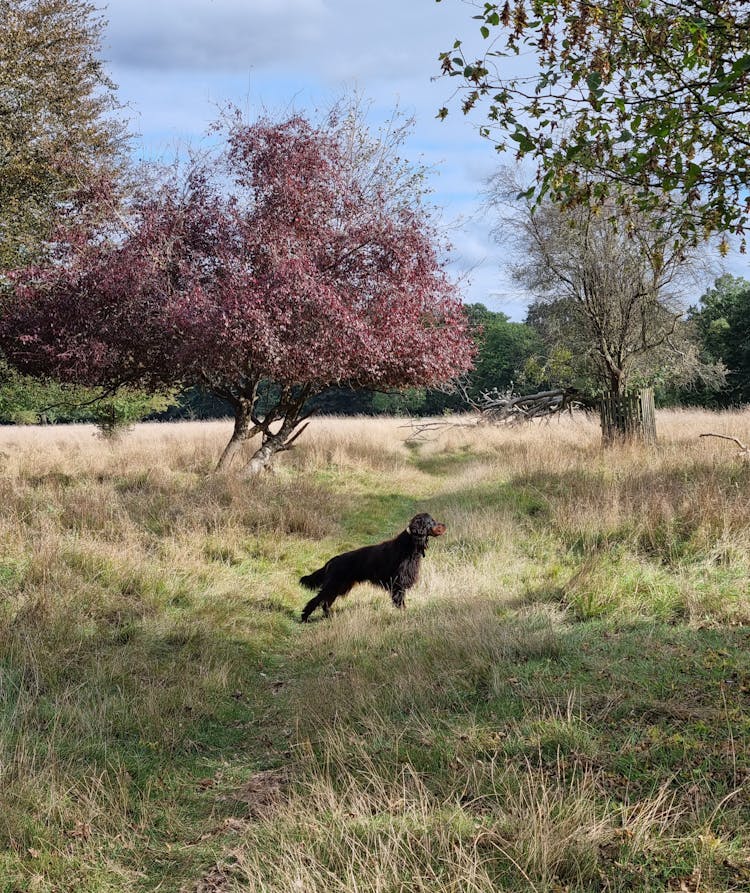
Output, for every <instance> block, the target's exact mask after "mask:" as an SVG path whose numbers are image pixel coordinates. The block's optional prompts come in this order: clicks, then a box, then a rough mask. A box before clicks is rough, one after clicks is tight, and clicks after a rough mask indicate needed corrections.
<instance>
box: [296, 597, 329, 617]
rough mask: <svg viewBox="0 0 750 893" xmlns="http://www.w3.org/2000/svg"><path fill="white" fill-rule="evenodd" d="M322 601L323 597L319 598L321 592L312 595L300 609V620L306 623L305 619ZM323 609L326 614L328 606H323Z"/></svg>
mask: <svg viewBox="0 0 750 893" xmlns="http://www.w3.org/2000/svg"><path fill="white" fill-rule="evenodd" d="M322 603H323V599H322V598H321V593H320V592H319V593H318V594H317V595H314V596H313V597H312V598H311V599H310V601H309V602H308V603H307V604H306V605H305V607H304V608H303V609H302V622H303V623H307V621H308V620H309V619H310V615H311V614H312V612H313V611H314V610H315V609H316V608H317V607H318V606H319V605H321V604H322ZM323 611H324V612H325V613H326V614H327V613H328V608H327V607H324V608H323Z"/></svg>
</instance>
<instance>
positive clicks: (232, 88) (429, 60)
mask: <svg viewBox="0 0 750 893" xmlns="http://www.w3.org/2000/svg"><path fill="white" fill-rule="evenodd" d="M479 5H480V6H482V5H483V4H481V3H480V4H479ZM102 12H103V15H104V17H105V19H106V20H108V25H107V29H106V31H105V34H104V37H103V55H104V58H105V59H106V60H107V64H108V70H109V72H110V74H111V76H112V78H113V80H114V81H115V83H117V84H118V87H119V91H118V94H119V98H120V100H121V102H123V103H124V104H125V106H126V110H127V113H128V115H129V118H130V129H131V131H132V132H134V133H135V134H136V139H135V142H134V150H135V152H136V153H137V154H138V156H140V157H143V158H148V159H153V158H158V159H163V160H165V161H169V160H172V159H173V158H174V156H175V153H176V152H179V151H182V150H184V149H185V148H186V147H187V146H188V145H195V144H198V143H199V142H200V140H201V139H204V138H205V134H206V131H207V129H208V127H209V125H210V124H211V122H213V121H214V120H216V118H217V117H218V115H219V112H220V109H221V107H222V106H224V105H226V104H227V103H233V104H234V105H236V106H238V107H239V108H241V109H242V110H243V112H244V113H245V114H246V116H247V117H248V118H249V119H252V118H253V117H254V116H255V115H257V114H259V113H262V112H263V111H268V112H270V113H272V114H280V115H281V114H285V113H288V112H290V111H292V110H294V111H295V112H305V111H309V112H311V113H314V112H315V110H317V109H325V108H327V107H329V106H330V105H331V104H333V103H334V102H335V101H336V100H337V99H340V98H341V97H342V96H344V95H345V94H347V93H351V92H352V91H357V92H358V93H359V94H360V95H361V96H362V97H363V99H364V100H365V101H369V102H370V103H371V107H370V113H369V120H370V121H371V123H372V126H373V127H377V125H378V124H379V123H382V122H383V121H385V120H387V119H388V118H389V117H390V116H391V114H392V112H393V109H394V107H396V106H398V107H399V108H400V109H401V111H402V112H403V113H404V114H406V115H409V116H414V118H415V127H414V129H413V131H412V135H411V136H410V138H409V140H408V142H407V145H406V152H405V154H406V156H407V157H408V158H409V160H411V161H414V162H421V163H424V164H425V165H427V166H428V168H429V170H430V185H431V188H432V200H433V202H434V203H435V204H436V205H437V206H438V207H439V208H441V209H442V211H441V217H442V220H443V221H444V224H445V227H446V230H447V235H448V238H449V241H450V242H451V243H452V245H453V253H452V260H451V269H452V272H453V274H454V275H455V276H456V277H457V278H459V280H460V282H461V289H462V294H463V299H464V301H466V302H481V303H483V304H485V305H486V306H488V307H489V308H491V309H492V310H496V311H502V312H504V313H506V314H507V315H508V316H509V317H510V318H511V319H513V320H517V321H521V320H523V318H524V316H525V312H526V307H527V305H528V303H529V301H530V297H529V295H527V294H525V293H524V292H523V291H522V290H521V289H519V288H518V287H517V286H516V285H514V283H513V282H512V281H511V279H510V277H509V275H508V272H507V267H506V264H507V262H508V260H509V249H508V246H507V245H503V244H499V243H498V241H497V240H496V239H495V238H493V236H492V230H493V228H494V226H495V225H496V223H497V221H496V220H495V219H494V218H493V217H492V215H491V213H490V212H489V211H488V210H487V208H486V207H485V202H484V199H483V197H482V195H483V192H484V191H485V189H486V183H487V179H488V177H490V176H491V175H492V174H493V173H494V172H495V171H497V169H498V168H499V167H500V166H501V165H503V164H506V165H507V164H511V163H512V158H510V157H509V156H507V155H505V154H503V155H498V154H497V153H496V152H495V150H494V147H493V145H492V143H491V142H489V141H488V140H485V139H483V138H481V137H480V136H479V134H478V132H477V128H478V126H479V124H480V123H481V122H482V118H481V112H477V113H475V116H474V117H471V116H470V117H468V118H467V117H465V116H463V115H462V114H461V112H460V109H459V108H458V107H457V105H456V104H454V105H453V106H451V114H449V116H448V118H447V119H445V120H444V121H439V120H437V118H436V114H437V110H438V109H439V108H440V107H441V106H443V105H446V104H449V99H450V97H451V94H452V92H453V86H454V82H453V81H450V80H447V79H445V78H439V77H438V75H439V68H440V65H439V61H438V55H439V53H440V52H441V51H443V50H447V49H450V48H451V47H452V45H453V41H454V40H455V39H456V38H457V37H460V38H462V39H463V40H464V44H465V46H466V47H468V52H467V55H469V56H471V55H472V52H471V49H472V47H473V46H474V45H476V47H477V49H478V48H479V47H480V46H481V38H480V37H479V34H478V23H477V22H475V21H473V20H472V15H473V13H474V12H475V10H473V9H472V4H471V2H470V0H469V2H466V0H442V2H440V3H437V2H435V0H377V2H373V0H109V2H108V3H107V5H106V6H103V7H102ZM449 105H450V104H449ZM716 267H717V269H716V272H717V274H718V272H720V271H719V270H718V258H717V263H716ZM725 267H726V269H727V270H728V271H729V272H732V273H735V274H736V275H744V276H746V277H748V278H750V271H749V270H748V263H747V259H746V258H745V257H740V256H739V255H735V256H732V257H730V258H729V259H728V262H727V263H726V264H725ZM701 291H702V288H700V289H696V293H695V294H694V295H691V296H689V301H690V302H693V303H695V302H697V298H698V297H699V295H700V293H701Z"/></svg>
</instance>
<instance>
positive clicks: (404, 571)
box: [300, 512, 446, 623]
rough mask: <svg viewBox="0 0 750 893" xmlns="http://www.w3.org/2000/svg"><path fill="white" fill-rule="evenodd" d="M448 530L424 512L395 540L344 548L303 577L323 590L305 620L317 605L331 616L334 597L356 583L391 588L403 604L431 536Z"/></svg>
mask: <svg viewBox="0 0 750 893" xmlns="http://www.w3.org/2000/svg"><path fill="white" fill-rule="evenodd" d="M445 531H446V527H445V524H440V523H438V522H437V521H435V520H434V519H433V518H432V517H431V516H430V515H428V514H426V513H424V512H423V513H422V514H419V515H415V516H414V517H413V518H412V519H411V521H409V523H408V525H407V527H406V530H404V531H403V532H402V533H399V535H398V536H397V537H394V538H393V539H392V540H386V541H385V542H384V543H378V544H377V545H376V546H363V547H362V548H361V549H353V550H352V551H351V552H343V553H342V554H341V555H336V557H335V558H331V560H330V561H328V562H327V563H326V564H324V565H323V567H321V568H320V569H319V570H317V571H315V572H314V573H312V574H308V575H307V576H306V577H300V583H301V584H302V585H303V586H306V587H307V588H308V589H318V590H320V591H319V592H318V594H317V595H316V596H314V597H313V598H311V599H310V601H309V602H308V603H307V604H306V605H305V607H304V610H303V611H302V622H303V623H304V622H306V621H307V619H308V618H309V617H310V614H312V612H313V611H314V610H315V609H316V608H317V607H321V608H322V609H323V613H324V614H325V615H326V617H327V616H328V613H329V611H330V608H331V605H332V604H333V603H334V601H335V600H336V599H337V598H338V597H339V596H340V595H346V593H347V592H349V590H350V589H351V588H352V586H354V585H355V584H356V583H374V584H375V585H376V586H382V587H383V588H384V589H387V590H388V592H390V594H391V598H392V599H393V604H394V605H396V607H397V608H403V606H404V597H405V594H406V590H407V589H409V588H410V587H412V586H413V585H414V584H415V583H416V582H417V578H418V577H419V563H420V561H421V560H422V558H423V557H424V554H425V550H426V549H427V540H428V539H429V537H431V536H442V535H443V534H444V533H445Z"/></svg>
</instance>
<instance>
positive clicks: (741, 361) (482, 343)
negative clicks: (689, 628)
mask: <svg viewBox="0 0 750 893" xmlns="http://www.w3.org/2000/svg"><path fill="white" fill-rule="evenodd" d="M562 304H563V306H555V305H554V304H552V305H551V304H548V303H544V302H539V301H535V302H533V303H532V304H531V305H530V306H529V310H528V312H527V316H526V319H525V321H524V322H512V321H511V320H510V319H509V318H508V316H507V315H506V314H505V313H501V312H496V311H492V310H489V309H488V308H487V307H485V306H484V305H483V304H479V303H475V304H467V305H465V310H466V313H467V315H468V318H469V321H470V325H471V327H472V331H473V337H474V340H475V344H476V348H477V354H476V357H475V361H474V369H473V370H472V371H471V372H470V373H469V374H468V375H467V376H466V378H465V381H464V385H465V387H464V389H463V390H460V389H445V388H443V389H430V388H410V389H405V390H393V391H373V390H367V389H364V390H361V389H358V390H355V389H352V388H335V387H334V388H329V389H328V390H326V391H324V392H323V393H322V394H320V395H318V396H317V397H316V398H315V399H314V400H313V401H312V406H314V407H315V410H316V412H318V413H320V414H324V415H442V414H445V413H450V412H462V411H465V410H466V409H467V401H466V397H467V396H468V397H469V398H471V399H477V398H479V397H480V396H481V394H482V393H483V392H486V391H490V390H492V389H495V388H497V389H498V390H500V391H505V390H508V389H513V390H515V391H517V392H519V393H528V392H531V391H534V390H538V389H540V388H544V387H558V386H575V387H579V388H581V389H583V390H588V391H591V390H595V389H596V384H595V380H594V379H593V377H592V376H591V374H590V373H587V371H586V369H585V367H584V366H582V364H581V354H580V353H576V346H575V344H574V343H573V342H572V341H571V340H566V339H565V338H564V337H562V333H561V323H560V316H561V315H562V316H563V317H564V315H565V306H564V302H562ZM684 323H685V325H686V326H688V327H689V328H690V329H691V331H692V332H693V333H694V336H695V337H696V339H697V345H698V347H699V350H700V354H701V357H702V358H703V360H704V361H705V363H706V364H715V363H722V364H723V365H724V366H725V367H726V370H727V375H726V382H725V384H724V385H723V386H721V387H716V386H711V387H709V386H707V385H706V384H705V383H704V382H701V381H698V382H694V383H692V384H690V385H683V386H675V385H670V384H669V383H667V382H664V381H662V382H658V381H657V383H656V391H657V399H658V401H659V403H660V404H661V405H662V406H670V405H671V406H691V405H692V406H707V407H714V408H726V407H731V406H737V405H741V404H744V403H750V282H748V281H747V280H745V279H743V278H741V277H736V276H731V275H723V276H721V277H720V278H718V279H717V280H716V282H715V284H714V286H713V287H712V288H710V289H708V290H707V291H706V292H705V294H704V295H703V296H702V297H701V298H700V300H699V302H698V304H697V305H695V306H693V307H691V308H690V310H689V312H688V314H687V315H686V317H685V319H684ZM92 394H93V392H85V391H83V392H82V391H81V389H74V390H71V389H69V388H66V387H65V386H63V385H60V384H59V383H56V382H50V381H44V380H40V379H33V378H23V377H19V376H13V377H11V378H6V380H5V382H4V383H2V384H0V423H3V424H10V423H16V424H17V423H22V424H24V423H25V424H34V423H38V422H44V423H61V422H82V421H84V422H93V423H95V424H99V425H102V426H106V424H107V423H108V420H111V419H112V418H116V419H118V420H119V421H120V423H121V424H123V425H127V424H130V423H131V422H133V421H136V420H138V419H139V418H144V417H145V418H149V419H155V420H161V421H174V420H178V419H212V418H221V417H226V416H231V415H232V414H233V413H232V407H231V405H230V404H229V403H226V402H225V401H222V400H221V399H219V398H217V397H216V396H214V395H211V394H209V393H207V392H206V391H202V390H200V389H199V388H189V389H187V390H184V391H182V392H181V393H179V394H172V395H157V396H156V397H151V398H146V397H144V396H142V395H140V396H136V395H133V394H130V395H123V396H122V397H121V398H115V397H110V398H106V399H104V400H100V401H96V402H91V403H89V402H88V401H87V399H86V398H87V397H88V399H89V400H90V399H91V397H92ZM149 401H150V402H149ZM264 408H265V407H264V406H263V405H261V406H260V410H261V411H263V410H264Z"/></svg>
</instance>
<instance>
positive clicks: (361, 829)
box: [0, 411, 750, 893]
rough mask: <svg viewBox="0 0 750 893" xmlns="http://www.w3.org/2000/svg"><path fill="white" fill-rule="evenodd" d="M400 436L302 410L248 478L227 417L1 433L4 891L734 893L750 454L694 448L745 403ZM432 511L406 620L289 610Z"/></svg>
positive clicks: (356, 602) (374, 600)
mask: <svg viewBox="0 0 750 893" xmlns="http://www.w3.org/2000/svg"><path fill="white" fill-rule="evenodd" d="M461 421H462V420H459V422H461ZM404 424H405V423H404V421H403V420H395V419H313V421H312V423H311V425H310V428H309V430H308V431H307V432H306V433H305V434H304V435H303V437H302V438H301V439H300V441H299V443H298V446H297V448H296V449H295V450H293V451H291V452H290V453H287V454H283V455H282V456H281V457H280V461H279V464H278V468H277V470H276V472H275V473H274V474H271V475H267V476H264V477H261V478H257V479H254V480H251V481H247V480H242V479H241V478H239V477H236V476H233V475H232V474H224V475H215V474H212V473H211V470H212V468H213V466H214V464H215V462H216V459H217V458H218V455H219V453H220V452H221V449H222V447H223V445H224V443H225V441H226V439H227V438H228V436H229V433H230V428H231V426H230V424H229V423H228V422H215V423H214V422H212V423H179V424H170V425H139V426H136V428H135V430H134V431H133V433H132V434H131V435H129V436H128V437H126V438H124V439H123V440H121V441H119V442H116V443H114V444H110V443H107V442H105V441H102V440H101V439H99V438H98V437H97V436H95V429H94V428H92V427H88V426H71V427H49V428H2V429H0V462H1V463H2V464H1V465H0V543H1V544H2V545H1V546H0V620H1V621H2V622H1V623H0V853H2V855H0V891H2V893H10V891H13V893H16V891H19V890H24V891H25V890H27V889H28V890H38V891H41V893H51V891H68V890H70V891H73V890H76V891H84V893H89V891H91V893H94V891H95V893H100V891H105V893H106V891H136V890H143V891H146V890H156V889H160V890H175V891H177V890H180V889H183V890H186V891H191V890H199V889H201V886H200V885H201V883H202V884H203V887H202V889H203V890H206V891H208V890H214V889H215V890H234V889H236V890H268V891H275V890H278V891H282V890H284V891H286V890H300V891H315V890H323V889H325V890H341V891H344V890H347V891H348V890H360V891H368V893H369V891H373V893H374V891H379V893H386V891H388V893H390V891H394V893H395V891H404V890H424V891H431V893H447V891H456V893H458V891H465V890H466V891H489V890H500V889H507V890H518V891H520V890H539V891H541V890H545V891H547V890H571V891H572V890H575V891H578V890H580V891H583V890H600V889H604V890H623V891H624V890H629V889H643V890H647V889H648V890H651V889H653V890H664V889H680V886H679V884H681V883H682V884H685V885H687V886H686V887H685V888H686V889H701V890H706V891H711V890H716V891H719V890H729V889H738V890H739V889H743V885H744V883H745V881H746V880H747V874H743V872H744V871H745V867H744V866H747V865H748V864H750V863H748V862H747V859H748V858H750V853H749V852H748V849H747V845H746V841H747V832H748V820H747V810H748V802H747V796H746V793H744V785H745V784H746V783H747V781H748V780H750V768H749V767H748V758H747V754H748V751H749V750H750V747H749V746H748V745H750V723H749V722H748V719H747V701H746V697H747V691H748V685H750V666H748V660H749V659H748V653H750V649H748V647H747V645H748V644H750V642H748V639H747V625H748V624H749V623H750V500H749V499H748V488H749V487H750V463H748V462H747V461H745V460H743V459H741V458H739V457H738V456H737V455H736V448H735V446H734V445H733V444H731V443H729V442H727V441H722V440H717V439H712V438H703V439H700V438H699V437H698V435H699V434H700V433H705V432H709V431H712V432H716V433H724V434H728V435H732V436H737V437H738V438H739V439H740V440H742V441H744V442H745V443H748V442H750V413H748V412H741V413H740V412H737V413H722V414H718V415H717V414H711V413H707V412H694V411H691V412H687V411H684V412H662V413H660V414H659V416H658V424H659V434H660V442H659V445H658V446H657V447H656V448H655V449H652V450H647V449H644V448H642V447H640V446H637V445H630V446H621V447H616V448H613V449H609V450H603V449H602V448H601V446H600V435H599V429H598V425H597V424H596V423H595V421H593V420H591V419H589V418H586V417H579V418H574V419H570V418H564V419H561V420H559V421H557V422H553V423H551V424H548V425H539V426H533V427H528V428H515V429H504V428H493V427H481V428H478V427H468V426H463V425H461V424H458V425H455V426H453V427H448V428H446V429H445V430H443V431H442V432H440V433H439V434H437V435H436V436H435V437H434V438H433V439H430V440H429V441H426V442H424V443H420V444H417V445H409V444H407V443H406V442H405V441H406V438H407V437H408V435H409V433H410V432H409V429H408V428H407V427H404ZM422 509H424V510H428V511H430V512H431V513H432V514H433V515H434V516H435V517H436V518H439V519H440V520H444V521H445V522H446V523H447V524H448V527H449V532H448V535H447V536H446V537H445V538H443V539H441V540H440V541H438V542H436V543H434V544H433V545H432V546H431V549H430V552H429V553H428V555H427V558H426V561H425V562H424V564H423V571H422V578H421V581H420V583H419V584H418V586H417V587H415V589H414V590H412V591H411V592H410V593H409V595H408V599H407V601H408V608H407V610H406V611H405V612H396V611H394V610H393V609H392V607H391V606H390V603H389V601H388V599H387V597H386V596H384V594H383V593H382V592H380V591H377V590H375V589H374V588H371V587H361V588H359V589H358V590H355V592H354V593H352V595H351V596H349V597H348V598H347V599H343V600H341V601H340V602H337V604H336V606H335V609H334V612H333V618H332V620H331V621H330V622H317V623H313V624H310V625H309V626H307V627H301V626H300V625H298V624H297V623H296V622H295V617H296V616H297V615H298V611H299V609H300V608H301V606H302V604H303V603H304V601H305V600H306V597H307V596H308V595H309V593H308V594H307V595H306V594H305V593H304V592H303V591H302V590H301V589H300V588H299V587H298V585H297V582H296V581H297V578H298V576H299V575H300V574H301V573H304V572H309V571H310V570H311V569H312V568H314V567H316V566H318V565H319V564H320V563H322V561H323V560H325V559H326V558H327V557H330V556H331V555H332V554H335V553H336V552H338V551H341V550H342V549H345V548H351V547H354V546H357V545H362V544H364V543H366V542H374V541H377V540H379V539H382V538H384V537H386V536H391V535H393V534H394V533H395V532H396V531H397V530H398V529H399V528H400V527H401V526H402V525H403V524H404V523H405V521H406V520H408V518H409V517H410V516H411V514H413V513H414V512H415V511H418V510H422ZM282 765H283V766H285V767H286V769H285V775H284V777H285V778H286V777H288V778H289V787H288V789H287V790H286V791H285V792H284V794H283V796H279V798H278V802H277V803H276V805H275V808H273V809H270V810H266V809H264V811H263V814H262V815H261V814H258V815H249V814H248V813H247V804H245V805H244V806H243V805H242V802H241V801H233V800H232V790H236V789H237V786H238V785H241V784H244V783H246V782H247V779H248V777H249V776H251V777H252V776H253V774H254V773H256V772H257V771H258V770H266V769H268V770H270V769H277V768H278V767H279V766H282ZM274 777H277V776H274ZM274 796H275V795H274ZM271 799H272V798H271ZM242 809H245V812H244V813H243V812H242ZM743 841H744V843H743ZM212 864H213V865H214V867H213V868H211V865H212ZM201 877H203V878H204V880H203V881H201V880H200V878H201ZM211 885H213V886H211ZM690 885H692V886H690Z"/></svg>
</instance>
